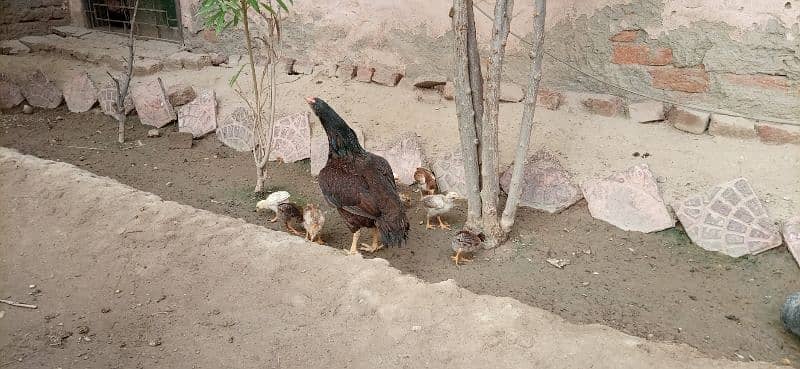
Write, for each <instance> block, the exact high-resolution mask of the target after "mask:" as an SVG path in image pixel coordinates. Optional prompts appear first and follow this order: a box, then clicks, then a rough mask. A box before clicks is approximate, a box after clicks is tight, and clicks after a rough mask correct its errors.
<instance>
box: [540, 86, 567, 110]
mask: <svg viewBox="0 0 800 369" xmlns="http://www.w3.org/2000/svg"><path fill="white" fill-rule="evenodd" d="M562 102H564V95H563V94H562V93H560V92H556V91H550V90H546V89H542V88H540V89H539V92H538V93H537V94H536V105H541V106H544V107H545V109H549V110H558V107H559V106H561V103H562Z"/></svg>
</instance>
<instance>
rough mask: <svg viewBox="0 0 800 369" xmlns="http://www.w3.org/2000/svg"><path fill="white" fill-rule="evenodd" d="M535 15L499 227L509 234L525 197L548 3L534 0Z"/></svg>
mask: <svg viewBox="0 0 800 369" xmlns="http://www.w3.org/2000/svg"><path fill="white" fill-rule="evenodd" d="M534 2H535V5H534V6H535V7H536V9H535V10H534V11H535V12H536V13H535V14H534V16H533V48H532V49H531V59H532V60H533V62H532V64H531V75H530V78H529V80H528V91H527V93H526V94H525V108H524V110H523V111H522V123H521V124H520V128H519V142H518V143H517V152H516V155H515V157H514V169H513V172H512V175H511V185H510V187H509V190H508V201H506V207H505V209H503V217H502V218H501V220H500V226H501V227H502V228H503V232H505V233H506V234H508V232H510V231H511V227H512V226H513V225H514V221H515V219H516V215H517V206H518V205H519V198H520V195H521V194H522V171H523V169H524V167H525V160H526V158H527V156H528V147H529V146H530V142H531V131H532V130H533V117H534V114H535V113H536V96H537V94H538V92H539V82H540V81H541V80H542V55H543V54H544V20H545V16H546V9H547V0H534Z"/></svg>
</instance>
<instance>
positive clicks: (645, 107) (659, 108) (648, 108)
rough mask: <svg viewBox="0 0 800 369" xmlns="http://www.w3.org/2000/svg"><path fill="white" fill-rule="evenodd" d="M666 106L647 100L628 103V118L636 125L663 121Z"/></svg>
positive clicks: (659, 102)
mask: <svg viewBox="0 0 800 369" xmlns="http://www.w3.org/2000/svg"><path fill="white" fill-rule="evenodd" d="M665 113H666V106H665V104H664V103H663V102H661V101H655V100H647V101H639V102H634V103H630V105H628V116H630V118H631V120H632V121H634V122H637V123H649V122H656V121H660V120H664V114H665Z"/></svg>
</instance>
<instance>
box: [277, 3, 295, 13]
mask: <svg viewBox="0 0 800 369" xmlns="http://www.w3.org/2000/svg"><path fill="white" fill-rule="evenodd" d="M275 1H277V2H278V5H280V6H281V8H283V10H285V11H286V12H287V13H288V12H289V7H287V6H286V3H284V2H283V0H275ZM289 1H290V2H291V1H292V0H289Z"/></svg>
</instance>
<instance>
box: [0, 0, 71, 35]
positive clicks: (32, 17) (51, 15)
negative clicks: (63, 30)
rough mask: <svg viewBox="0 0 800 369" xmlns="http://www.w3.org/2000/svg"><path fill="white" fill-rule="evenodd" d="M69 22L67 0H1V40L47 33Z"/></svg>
mask: <svg viewBox="0 0 800 369" xmlns="http://www.w3.org/2000/svg"><path fill="white" fill-rule="evenodd" d="M69 22H70V13H69V5H68V1H67V0H0V40H7V39H14V38H19V37H22V36H29V35H41V34H47V33H50V27H52V26H63V25H66V24H69Z"/></svg>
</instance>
